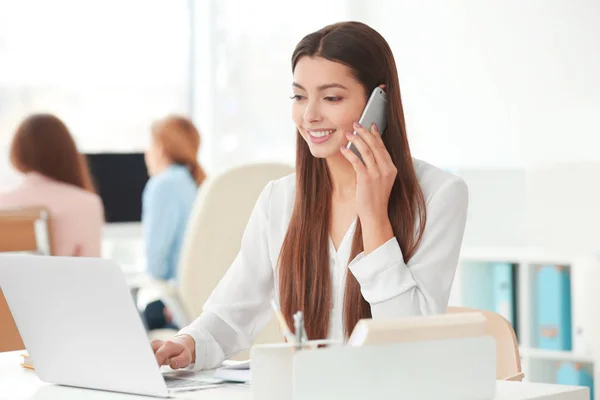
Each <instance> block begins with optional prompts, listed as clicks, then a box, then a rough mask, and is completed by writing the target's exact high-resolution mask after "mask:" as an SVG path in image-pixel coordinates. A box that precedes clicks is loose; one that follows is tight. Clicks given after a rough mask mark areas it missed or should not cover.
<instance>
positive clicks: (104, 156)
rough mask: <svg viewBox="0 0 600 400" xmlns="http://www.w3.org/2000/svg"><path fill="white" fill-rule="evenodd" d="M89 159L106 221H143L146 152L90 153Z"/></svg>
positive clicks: (146, 172) (146, 175) (146, 173)
mask: <svg viewBox="0 0 600 400" xmlns="http://www.w3.org/2000/svg"><path fill="white" fill-rule="evenodd" d="M86 157H87V162H88V165H89V168H90V173H91V174H92V179H93V181H94V184H95V186H96V190H97V191H98V194H99V195H100V197H101V198H102V202H103V203H104V213H105V218H106V222H108V223H115V222H140V221H141V217H142V192H143V190H144V186H145V185H146V182H147V181H148V171H147V169H146V163H145V161H144V153H90V154H86Z"/></svg>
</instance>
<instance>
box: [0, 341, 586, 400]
mask: <svg viewBox="0 0 600 400" xmlns="http://www.w3.org/2000/svg"><path fill="white" fill-rule="evenodd" d="M21 353H22V352H20V351H18V352H9V353H0V400H4V399H11V400H12V399H14V400H59V399H60V400H80V399H82V400H141V399H144V400H148V399H152V398H151V397H145V396H133V395H128V394H119V393H110V392H102V391H96V390H85V389H77V388H70V387H64V386H58V385H50V384H46V383H44V382H42V381H40V380H39V379H38V377H37V375H36V374H35V371H32V370H29V369H25V368H22V367H21V366H20V365H19V362H20V354H21ZM207 373H210V372H209V371H205V372H201V373H199V374H202V375H206V374H207ZM177 398H181V399H200V400H224V399H227V400H250V399H251V395H250V390H249V389H248V388H241V387H237V388H234V387H224V388H219V389H206V390H201V391H196V392H187V393H182V394H180V395H179V396H177ZM536 399H537V400H589V394H588V389H587V388H579V387H572V386H561V385H549V384H541V383H520V382H505V381H498V385H497V393H496V397H495V398H494V400H536Z"/></svg>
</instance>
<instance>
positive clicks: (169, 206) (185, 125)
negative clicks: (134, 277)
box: [142, 115, 206, 329]
mask: <svg viewBox="0 0 600 400" xmlns="http://www.w3.org/2000/svg"><path fill="white" fill-rule="evenodd" d="M151 134H152V141H151V145H150V147H149V148H148V150H147V151H146V165H147V168H148V173H149V175H150V179H149V181H148V183H147V184H146V187H145V188H144V193H143V197H142V225H143V229H144V240H145V248H146V259H147V272H148V274H149V275H150V276H152V277H153V278H155V279H160V280H167V281H168V280H172V279H176V271H177V263H178V260H179V252H180V250H181V245H182V242H183V236H184V233H185V229H186V226H187V221H188V217H189V215H190V212H191V210H192V206H193V204H194V200H195V198H196V193H197V191H198V186H199V185H201V184H202V182H203V181H204V179H205V178H206V174H205V173H204V170H203V169H202V167H201V166H200V165H199V164H198V161H197V158H198V150H199V148H200V135H199V133H198V130H197V129H196V127H195V126H194V124H193V123H192V122H191V121H190V120H188V119H187V118H184V117H181V116H175V115H173V116H168V117H166V118H164V119H162V120H159V121H157V122H155V123H154V124H153V125H152V128H151ZM145 317H146V322H147V325H148V328H149V329H155V328H163V327H172V326H171V325H170V323H171V322H172V321H171V315H170V314H169V312H168V311H167V310H166V309H165V307H164V304H163V302H162V301H156V302H153V303H150V304H149V305H148V307H147V308H146V311H145Z"/></svg>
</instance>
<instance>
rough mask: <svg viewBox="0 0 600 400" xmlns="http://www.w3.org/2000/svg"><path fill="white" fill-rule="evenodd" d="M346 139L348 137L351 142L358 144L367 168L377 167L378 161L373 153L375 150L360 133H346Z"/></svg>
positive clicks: (357, 146)
mask: <svg viewBox="0 0 600 400" xmlns="http://www.w3.org/2000/svg"><path fill="white" fill-rule="evenodd" d="M346 139H348V141H349V142H351V143H352V144H353V145H354V146H356V148H357V149H358V152H359V153H360V155H361V157H362V159H363V161H364V163H365V165H366V166H367V169H374V168H377V163H376V162H375V156H374V155H373V151H372V150H371V147H369V145H368V144H367V143H365V141H364V140H363V138H362V136H361V135H360V134H359V135H355V134H353V133H346ZM359 160H360V159H359Z"/></svg>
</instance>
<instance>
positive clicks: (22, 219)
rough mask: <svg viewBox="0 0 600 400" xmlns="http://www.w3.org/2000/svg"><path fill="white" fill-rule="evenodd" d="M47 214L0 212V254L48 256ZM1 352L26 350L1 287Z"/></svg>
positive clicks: (41, 211)
mask: <svg viewBox="0 0 600 400" xmlns="http://www.w3.org/2000/svg"><path fill="white" fill-rule="evenodd" d="M48 216H49V213H48V211H47V210H46V209H44V208H38V207H35V208H23V209H18V208H11V209H4V210H0V252H2V253H8V252H28V253H37V254H43V255H51V253H52V252H51V246H50V244H51V243H50V233H49V230H48V225H49V218H48ZM0 327H2V328H1V329H0V352H4V351H13V350H22V349H24V348H25V346H24V345H23V341H22V340H21V335H20V334H19V331H18V329H17V327H16V325H15V321H14V320H13V317H12V314H11V313H10V310H9V308H8V304H7V303H6V299H5V298H4V294H3V293H2V288H0Z"/></svg>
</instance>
